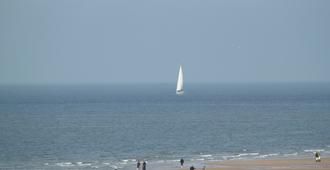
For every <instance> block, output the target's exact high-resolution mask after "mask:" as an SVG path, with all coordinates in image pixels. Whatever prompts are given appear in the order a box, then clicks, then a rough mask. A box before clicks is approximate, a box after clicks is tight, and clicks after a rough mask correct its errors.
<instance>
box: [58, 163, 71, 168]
mask: <svg viewBox="0 0 330 170" xmlns="http://www.w3.org/2000/svg"><path fill="white" fill-rule="evenodd" d="M56 165H57V166H62V167H68V166H74V164H73V163H71V162H59V163H56Z"/></svg>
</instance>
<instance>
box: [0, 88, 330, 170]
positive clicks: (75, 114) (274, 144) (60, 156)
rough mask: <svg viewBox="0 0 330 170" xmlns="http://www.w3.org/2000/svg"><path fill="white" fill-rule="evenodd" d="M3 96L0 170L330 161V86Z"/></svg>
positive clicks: (9, 92) (17, 91)
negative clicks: (318, 158)
mask: <svg viewBox="0 0 330 170" xmlns="http://www.w3.org/2000/svg"><path fill="white" fill-rule="evenodd" d="M175 87H176V85H175V84H166V83H154V84H128V83H127V84H114V85H26V86H23V85H22V86H18V85H16V86H9V85H8V86H5V85H3V86H0V169H46V170H48V169H49V170H53V169H54V170H55V169H59V170H61V169H108V170H113V169H118V170H119V169H122V170H135V169H136V162H137V161H138V160H139V161H141V163H142V162H143V161H146V162H147V169H155V170H166V169H178V168H179V160H180V159H181V158H183V159H184V160H185V164H184V166H185V167H184V168H185V169H188V168H189V167H190V166H195V167H197V168H199V167H202V166H211V164H210V163H212V162H214V161H225V160H235V159H247V160H249V159H252V160H254V159H283V158H285V159H286V158H310V159H313V154H314V153H315V152H316V151H319V152H320V153H321V157H330V130H329V129H330V128H329V127H330V83H213V84H202V83H201V84H198V83H186V84H185V89H184V90H185V93H184V95H181V96H178V95H176V94H175Z"/></svg>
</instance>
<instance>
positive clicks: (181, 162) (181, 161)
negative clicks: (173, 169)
mask: <svg viewBox="0 0 330 170" xmlns="http://www.w3.org/2000/svg"><path fill="white" fill-rule="evenodd" d="M183 163H184V160H183V159H182V158H181V159H180V164H181V168H182V167H183Z"/></svg>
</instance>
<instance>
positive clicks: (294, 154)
mask: <svg viewBox="0 0 330 170" xmlns="http://www.w3.org/2000/svg"><path fill="white" fill-rule="evenodd" d="M296 155H298V153H297V152H294V153H287V154H284V156H296Z"/></svg>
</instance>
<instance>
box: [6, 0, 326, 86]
mask: <svg viewBox="0 0 330 170" xmlns="http://www.w3.org/2000/svg"><path fill="white" fill-rule="evenodd" d="M329 31H330V1H328V0H309V1H305V0H297V1H295V0H285V1H282V0H272V1H267V0H258V1H255V0H253V1H252V0H251V1H248V0H226V1H222V0H198V1H196V0H163V1H158V0H150V1H144V0H142V1H136V0H130V1H128V0H52V1H51V0H0V84H53V83H56V84H72V83H73V84H79V83H88V84H89V83H92V84H100V83H134V82H139V83H143V82H176V79H177V74H178V70H179V65H180V64H182V65H183V69H184V74H185V80H186V82H237V81H240V82H253V81H266V82H267V81H330V76H329V75H328V74H329V73H330V33H329Z"/></svg>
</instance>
